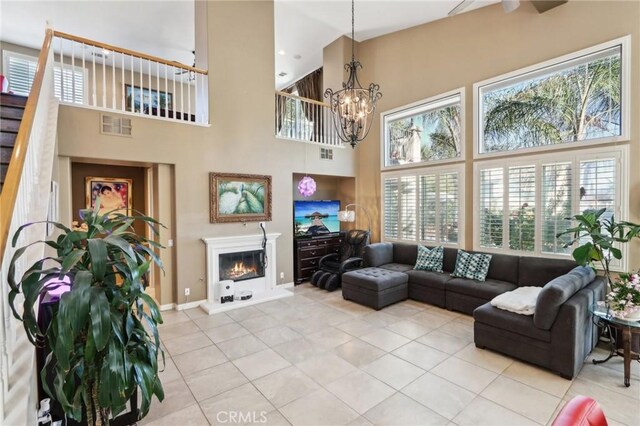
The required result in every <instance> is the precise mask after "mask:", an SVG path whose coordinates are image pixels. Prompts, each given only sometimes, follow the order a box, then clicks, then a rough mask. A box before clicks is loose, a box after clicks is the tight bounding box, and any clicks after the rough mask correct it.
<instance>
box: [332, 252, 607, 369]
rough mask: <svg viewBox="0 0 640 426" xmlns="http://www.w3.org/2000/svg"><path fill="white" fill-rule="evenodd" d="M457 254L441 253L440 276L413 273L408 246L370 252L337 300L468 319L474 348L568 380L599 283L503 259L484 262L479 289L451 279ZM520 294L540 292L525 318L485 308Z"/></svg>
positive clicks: (585, 345) (558, 265) (580, 353)
mask: <svg viewBox="0 0 640 426" xmlns="http://www.w3.org/2000/svg"><path fill="white" fill-rule="evenodd" d="M457 252H458V250H457V249H452V248H445V249H444V261H443V270H444V272H442V273H440V272H430V271H421V270H414V269H413V266H414V265H415V263H416V258H417V245H416V244H406V243H376V244H371V245H369V246H367V248H366V249H365V253H364V265H365V268H364V269H361V270H359V271H354V272H349V273H347V274H345V275H344V276H343V289H342V294H343V297H344V298H345V299H350V300H354V301H356V302H359V303H362V304H365V305H367V306H371V307H373V308H375V309H380V308H382V307H384V306H387V305H389V304H391V303H395V302H398V301H400V300H404V299H406V298H410V299H414V300H418V301H422V302H426V303H429V304H432V305H436V306H439V307H442V308H446V309H450V310H455V311H460V312H464V313H466V314H469V315H473V316H474V320H475V321H474V340H475V343H476V346H478V347H481V348H489V349H492V350H495V351H497V352H501V353H504V354H507V355H510V356H512V357H514V358H518V359H521V360H524V361H527V362H531V363H533V364H537V365H540V366H542V367H545V368H548V369H550V370H552V371H554V372H556V373H558V374H559V375H561V376H563V377H565V378H572V377H574V376H575V375H576V374H577V373H578V372H579V371H580V368H581V366H582V363H583V362H584V359H585V358H586V356H587V355H588V354H589V353H590V352H591V350H592V349H593V348H594V347H595V344H596V343H597V336H598V330H597V327H595V326H593V323H592V321H591V314H590V311H589V308H590V307H591V306H592V305H593V304H594V303H595V302H597V301H599V300H603V298H604V293H605V289H606V283H605V280H604V279H603V278H602V277H595V276H594V274H593V273H592V272H591V271H590V270H589V269H588V268H577V269H575V270H574V268H576V266H577V265H576V264H575V262H573V261H571V260H563V259H546V258H537V257H526V256H512V255H504V254H492V259H491V263H490V266H489V272H488V274H487V278H486V280H485V281H484V282H479V281H475V280H470V279H465V278H454V277H452V276H451V272H452V271H453V270H454V268H455V263H456V257H457ZM521 286H537V287H543V290H542V291H541V293H540V296H539V297H538V303H537V305H536V311H535V314H534V315H533V316H526V315H519V314H515V313H513V312H509V311H505V310H502V309H498V308H495V307H494V306H492V305H491V304H490V303H489V302H490V301H491V300H492V299H493V298H494V297H496V296H498V295H500V294H502V293H505V292H507V291H511V290H514V289H516V288H517V287H521Z"/></svg>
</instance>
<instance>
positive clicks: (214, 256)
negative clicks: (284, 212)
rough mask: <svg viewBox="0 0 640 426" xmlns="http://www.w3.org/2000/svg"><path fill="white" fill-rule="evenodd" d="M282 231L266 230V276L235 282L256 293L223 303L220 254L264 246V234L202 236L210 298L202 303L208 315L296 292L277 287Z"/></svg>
mask: <svg viewBox="0 0 640 426" xmlns="http://www.w3.org/2000/svg"><path fill="white" fill-rule="evenodd" d="M280 235H281V234H279V233H270V234H267V235H266V237H267V242H266V246H265V253H266V256H267V265H266V267H265V271H264V272H265V276H264V277H260V278H254V279H250V280H245V281H239V282H236V283H235V286H236V292H238V291H245V290H248V291H251V292H252V293H253V297H252V298H251V299H249V300H242V301H233V302H227V303H220V293H219V291H218V283H219V282H220V274H219V261H220V255H221V254H225V253H235V252H239V251H250V250H262V242H263V238H264V236H263V234H255V235H239V236H232V237H211V238H203V239H202V241H204V243H205V246H206V252H207V301H206V302H203V303H202V304H201V305H200V307H201V308H202V309H203V310H204V311H205V312H207V313H208V314H209V315H211V314H214V313H218V312H224V311H229V310H232V309H236V308H240V307H243V306H249V305H255V304H256V303H261V302H266V301H269V300H276V299H280V298H282V297H287V296H291V295H293V294H292V293H291V292H290V291H287V290H285V289H282V288H278V285H277V284H278V281H277V276H276V273H277V272H276V268H275V265H276V239H277V238H278V237H279V236H280Z"/></svg>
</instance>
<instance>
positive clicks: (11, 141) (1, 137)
mask: <svg viewBox="0 0 640 426" xmlns="http://www.w3.org/2000/svg"><path fill="white" fill-rule="evenodd" d="M17 135H18V134H17V133H14V132H2V131H0V146H7V147H9V146H10V147H14V146H15V144H16V136H17Z"/></svg>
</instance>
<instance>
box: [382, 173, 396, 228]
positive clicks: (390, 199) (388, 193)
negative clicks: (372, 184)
mask: <svg viewBox="0 0 640 426" xmlns="http://www.w3.org/2000/svg"><path fill="white" fill-rule="evenodd" d="M399 184H400V179H399V178H397V177H393V178H385V179H384V188H383V191H384V196H383V200H384V236H385V238H391V239H395V238H398V235H399V232H398V227H399V223H398V216H399V211H398V210H399V209H398V207H399V206H400V203H399V198H400V191H399Z"/></svg>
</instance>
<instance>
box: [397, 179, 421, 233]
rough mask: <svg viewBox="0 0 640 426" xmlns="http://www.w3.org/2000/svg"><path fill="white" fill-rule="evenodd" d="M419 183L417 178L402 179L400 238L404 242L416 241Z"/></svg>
mask: <svg viewBox="0 0 640 426" xmlns="http://www.w3.org/2000/svg"><path fill="white" fill-rule="evenodd" d="M417 182H418V179H417V177H416V176H402V177H401V178H400V238H401V239H403V240H415V239H416V207H417V206H416V204H417V195H418V191H417V189H418V188H417Z"/></svg>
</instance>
